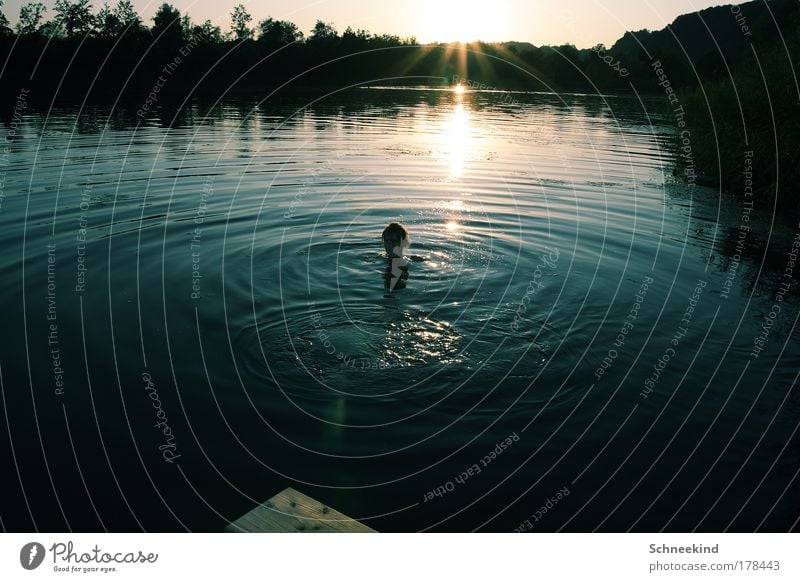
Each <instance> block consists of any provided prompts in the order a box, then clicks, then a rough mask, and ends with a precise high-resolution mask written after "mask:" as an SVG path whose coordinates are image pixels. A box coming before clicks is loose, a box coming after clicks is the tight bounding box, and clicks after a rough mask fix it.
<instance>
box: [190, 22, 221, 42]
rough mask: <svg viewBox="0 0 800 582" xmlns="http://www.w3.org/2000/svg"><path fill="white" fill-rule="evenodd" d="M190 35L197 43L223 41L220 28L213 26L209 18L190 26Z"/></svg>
mask: <svg viewBox="0 0 800 582" xmlns="http://www.w3.org/2000/svg"><path fill="white" fill-rule="evenodd" d="M191 37H192V40H193V41H195V42H197V43H198V44H219V43H221V42H222V41H223V36H222V29H220V27H219V26H214V24H213V23H212V22H211V21H210V20H206V21H205V22H204V23H203V24H195V25H194V26H192V27H191Z"/></svg>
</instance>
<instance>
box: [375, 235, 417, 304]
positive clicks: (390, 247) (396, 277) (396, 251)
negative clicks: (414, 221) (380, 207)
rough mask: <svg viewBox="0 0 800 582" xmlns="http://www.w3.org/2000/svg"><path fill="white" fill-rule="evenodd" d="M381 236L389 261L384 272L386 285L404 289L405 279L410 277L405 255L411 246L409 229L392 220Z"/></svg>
mask: <svg viewBox="0 0 800 582" xmlns="http://www.w3.org/2000/svg"><path fill="white" fill-rule="evenodd" d="M381 238H382V239H383V248H384V249H385V250H386V255H387V257H388V261H389V263H388V265H387V268H386V273H385V274H384V283H385V287H386V288H387V289H389V290H390V291H394V290H395V288H397V289H402V288H403V287H405V284H404V283H403V280H405V279H408V266H407V265H408V261H407V260H406V259H405V258H404V257H403V255H404V254H405V252H406V250H407V249H408V247H409V246H411V241H410V238H409V235H408V229H407V228H406V227H405V226H403V225H402V224H400V223H399V222H390V223H389V224H388V226H387V227H386V228H384V229H383V234H382V235H381Z"/></svg>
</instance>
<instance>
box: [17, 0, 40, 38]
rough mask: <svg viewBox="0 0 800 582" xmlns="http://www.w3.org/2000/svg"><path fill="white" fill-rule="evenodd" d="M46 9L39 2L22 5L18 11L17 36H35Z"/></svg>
mask: <svg viewBox="0 0 800 582" xmlns="http://www.w3.org/2000/svg"><path fill="white" fill-rule="evenodd" d="M46 11H47V8H46V7H45V5H44V4H42V3H41V2H31V3H30V4H24V5H23V6H20V9H19V20H18V21H17V34H19V35H28V34H36V33H37V32H38V31H39V27H40V25H41V22H42V17H43V16H44V13H45V12H46Z"/></svg>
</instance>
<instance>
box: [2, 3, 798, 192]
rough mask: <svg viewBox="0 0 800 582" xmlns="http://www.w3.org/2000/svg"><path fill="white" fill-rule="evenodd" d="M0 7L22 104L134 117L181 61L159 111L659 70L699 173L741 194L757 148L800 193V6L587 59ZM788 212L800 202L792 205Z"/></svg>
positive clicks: (647, 76)
mask: <svg viewBox="0 0 800 582" xmlns="http://www.w3.org/2000/svg"><path fill="white" fill-rule="evenodd" d="M2 7H3V1H2V0H0V63H2V69H0V70H2V77H1V78H0V98H5V99H13V97H14V95H16V94H17V93H18V91H19V88H20V87H25V88H28V89H31V95H32V98H33V99H36V98H42V99H49V98H51V97H53V96H54V95H56V93H57V95H58V99H59V100H68V99H71V98H74V99H81V100H82V99H87V100H90V101H91V100H96V101H101V102H109V101H122V102H124V101H127V100H132V101H133V102H134V103H138V104H141V102H142V99H143V98H144V97H145V96H146V95H147V94H148V92H150V91H151V90H152V88H153V86H154V83H156V81H157V79H158V77H159V75H160V72H161V71H162V69H163V67H164V66H165V64H167V63H172V62H174V59H175V58H176V56H180V65H179V66H177V67H175V68H174V69H171V70H170V79H169V83H167V84H166V85H165V86H164V87H163V88H160V92H159V104H160V105H164V104H166V103H167V102H168V101H169V100H170V99H174V100H176V101H177V100H180V99H183V98H184V97H186V96H187V95H189V94H193V95H194V94H202V93H204V92H207V93H208V94H209V95H211V96H213V97H215V98H216V97H218V96H220V95H221V94H223V93H225V94H231V93H234V94H235V93H240V94H245V95H253V94H263V93H264V92H265V91H268V90H274V89H276V88H279V87H285V88H286V89H287V90H288V89H296V90H301V89H302V90H308V89H315V88H322V87H324V88H326V89H327V90H330V89H331V88H332V87H334V88H345V87H349V86H355V85H363V84H367V83H372V84H376V83H379V84H420V85H436V84H440V85H448V84H451V83H452V82H453V80H454V79H456V78H457V79H461V80H464V81H466V82H468V83H470V84H473V85H478V86H480V85H483V86H488V87H491V88H496V89H523V90H530V91H554V92H582V93H598V92H599V93H633V92H634V91H635V92H636V93H638V94H639V95H654V96H660V97H664V96H665V93H664V91H665V89H664V87H663V86H661V85H660V79H659V78H658V75H656V73H655V72H654V67H653V64H654V62H656V61H657V62H658V63H659V64H660V67H659V68H660V69H662V70H663V71H665V72H666V74H667V75H668V76H669V83H670V87H671V88H672V89H674V90H675V92H676V94H677V95H678V97H679V101H680V105H681V106H682V107H684V109H685V112H686V123H688V124H689V126H690V129H692V145H693V152H692V154H693V156H694V160H695V161H696V163H697V166H698V168H699V171H700V172H701V173H703V174H706V175H708V176H710V177H714V178H717V177H718V178H720V180H721V181H722V183H723V186H725V187H726V188H729V189H738V188H739V186H740V185H739V184H738V181H739V177H740V174H741V158H742V148H743V144H746V143H748V144H750V145H751V146H753V147H755V148H756V149H757V150H758V152H761V153H762V154H763V155H762V158H761V160H760V162H761V163H760V164H759V169H760V171H761V172H762V176H761V177H760V178H759V181H758V184H759V185H760V186H761V189H762V190H763V191H764V192H768V191H770V190H771V189H774V188H773V187H774V185H775V184H776V183H778V182H780V183H782V184H789V183H793V182H796V181H797V180H800V169H797V168H798V165H797V164H796V162H795V161H796V160H797V159H800V150H799V149H798V147H800V146H798V144H799V143H800V112H798V106H797V85H796V81H795V79H796V78H797V71H795V68H794V66H795V65H794V64H796V63H798V62H800V3H798V2H796V1H795V0H769V1H763V0H758V1H753V2H748V3H746V4H742V5H739V6H717V7H713V8H708V9H704V10H701V11H698V12H694V13H690V14H685V15H682V16H680V17H678V18H677V19H676V20H675V21H674V22H673V23H671V24H670V25H669V26H668V27H667V28H665V29H663V30H657V31H650V30H641V31H636V32H626V33H625V34H624V35H623V36H622V37H621V38H620V39H619V40H617V41H616V42H615V43H614V44H613V45H612V46H610V47H606V46H603V45H597V46H595V47H592V48H589V49H578V48H576V47H575V46H574V45H571V44H565V45H561V46H535V45H533V44H531V43H527V42H504V43H484V42H475V43H470V44H468V45H465V44H459V43H450V44H442V43H429V44H425V45H419V44H417V42H416V39H415V38H413V37H412V38H400V37H398V36H395V35H387V34H382V35H378V34H372V33H370V32H368V31H365V30H360V29H359V30H353V29H352V28H350V27H348V28H346V29H345V30H344V31H343V32H339V31H338V30H337V29H336V27H335V26H334V25H333V24H332V23H328V22H324V21H321V20H320V21H317V22H316V23H315V25H314V27H313V28H312V29H311V30H310V31H308V34H304V33H303V32H302V31H301V30H300V29H299V27H298V26H297V25H296V24H294V23H292V22H289V21H285V20H278V19H274V18H269V17H268V18H264V19H262V20H260V21H258V22H254V19H253V17H252V15H251V14H250V13H249V12H248V11H247V9H246V8H245V7H244V6H243V5H242V4H238V5H237V6H235V7H234V8H233V9H232V10H231V12H230V25H229V28H228V30H227V31H223V30H222V29H221V27H219V26H217V25H215V24H214V23H212V22H211V21H209V20H206V21H205V22H202V23H195V22H193V21H192V19H191V18H190V16H189V15H188V14H182V13H181V12H180V11H179V10H178V9H177V8H175V7H174V6H172V5H170V4H167V3H164V4H162V5H161V6H160V7H159V8H158V9H157V10H156V12H155V14H154V16H153V17H152V19H151V22H150V23H149V25H147V24H146V23H145V22H144V21H143V19H142V18H141V16H140V15H139V14H137V12H136V10H135V8H134V6H133V4H132V3H131V2H130V0H118V1H117V3H116V4H115V5H113V6H110V5H109V4H107V3H106V4H104V5H103V6H102V7H100V8H99V9H98V10H97V11H96V12H93V10H92V6H91V3H90V0H56V3H55V5H54V8H53V11H52V15H51V14H49V13H48V11H47V10H46V8H45V6H44V5H43V4H42V3H40V2H32V3H28V4H25V5H23V6H22V7H21V8H20V12H19V17H18V20H17V23H16V24H15V25H14V26H13V27H12V26H11V25H10V23H9V21H8V19H7V18H6V17H5V16H4V15H3V13H2ZM48 17H50V18H48ZM134 110H135V109H134ZM667 113H668V114H669V113H670V112H669V111H667ZM773 120H774V122H775V123H773ZM776 144H777V147H776ZM785 191H786V192H788V189H787V190H785ZM765 195H766V194H765ZM779 203H780V205H782V206H786V205H788V206H789V207H793V208H796V207H797V205H798V204H797V197H796V196H789V194H784V195H783V196H781V198H780V200H779Z"/></svg>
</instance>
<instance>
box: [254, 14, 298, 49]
mask: <svg viewBox="0 0 800 582" xmlns="http://www.w3.org/2000/svg"><path fill="white" fill-rule="evenodd" d="M258 40H259V41H260V42H263V43H265V44H267V45H268V46H274V47H278V46H283V45H286V44H291V43H293V42H299V41H302V40H303V33H302V32H300V30H299V29H298V28H297V25H296V24H295V23H293V22H287V21H285V20H273V19H272V18H266V19H264V20H262V21H261V22H259V23H258Z"/></svg>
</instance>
